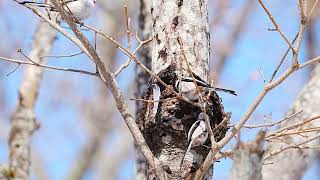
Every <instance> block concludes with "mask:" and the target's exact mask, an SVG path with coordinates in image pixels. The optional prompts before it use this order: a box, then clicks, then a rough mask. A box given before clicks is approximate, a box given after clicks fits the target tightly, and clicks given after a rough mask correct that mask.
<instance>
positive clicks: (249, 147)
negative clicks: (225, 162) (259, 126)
mask: <svg viewBox="0 0 320 180" xmlns="http://www.w3.org/2000/svg"><path fill="white" fill-rule="evenodd" d="M264 137H265V132H264V131H260V132H259V134H258V136H257V138H256V140H255V141H253V142H250V143H246V144H243V143H240V144H239V145H238V147H237V149H236V150H235V151H234V154H233V166H232V171H231V178H230V179H231V180H261V179H262V175H261V169H262V155H263V142H264Z"/></svg>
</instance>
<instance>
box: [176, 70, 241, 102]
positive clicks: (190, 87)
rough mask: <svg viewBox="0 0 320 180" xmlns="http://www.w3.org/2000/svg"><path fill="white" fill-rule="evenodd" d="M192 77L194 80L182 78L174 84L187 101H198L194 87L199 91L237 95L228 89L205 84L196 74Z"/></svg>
mask: <svg viewBox="0 0 320 180" xmlns="http://www.w3.org/2000/svg"><path fill="white" fill-rule="evenodd" d="M193 76H194V80H195V81H193V79H192V78H191V77H183V78H181V80H179V79H178V80H177V81H176V83H175V88H176V89H177V90H178V91H179V92H180V93H181V94H182V95H183V96H185V97H187V98H188V99H189V100H196V99H198V98H199V97H198V94H197V90H196V85H195V83H196V84H197V86H198V87H199V89H200V90H201V91H202V90H205V91H221V92H226V93H229V94H232V95H235V96H236V95H237V93H236V92H235V91H233V90H229V89H223V88H217V87H214V86H212V85H210V84H209V83H207V82H206V81H204V80H203V79H201V78H200V77H199V76H197V75H196V74H193Z"/></svg>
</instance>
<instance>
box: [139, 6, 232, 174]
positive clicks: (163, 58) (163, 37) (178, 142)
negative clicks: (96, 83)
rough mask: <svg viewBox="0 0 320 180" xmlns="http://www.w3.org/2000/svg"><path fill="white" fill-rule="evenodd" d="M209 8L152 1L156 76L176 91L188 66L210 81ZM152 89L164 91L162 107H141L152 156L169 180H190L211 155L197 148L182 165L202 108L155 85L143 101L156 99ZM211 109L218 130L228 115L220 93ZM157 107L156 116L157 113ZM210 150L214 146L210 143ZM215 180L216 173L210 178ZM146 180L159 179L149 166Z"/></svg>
mask: <svg viewBox="0 0 320 180" xmlns="http://www.w3.org/2000/svg"><path fill="white" fill-rule="evenodd" d="M207 3H208V2H207V0H178V1H177V0H167V1H156V0H154V1H152V6H151V8H150V11H151V14H152V17H153V19H152V28H153V42H152V43H153V44H152V71H153V72H154V73H155V74H156V75H158V76H159V77H160V78H161V79H162V81H164V82H165V83H166V84H167V85H169V86H172V87H173V86H174V84H175V82H176V81H177V80H178V78H180V77H182V76H190V74H189V72H188V66H187V63H189V65H190V66H191V69H192V71H193V72H194V73H195V74H196V75H198V76H199V77H201V78H202V79H204V80H207V77H208V73H209V67H208V61H209V52H210V48H209V47H210V46H209V42H210V34H209V25H208V10H207ZM147 10H148V9H147ZM148 27H149V26H148ZM149 62H150V61H149ZM152 84H157V85H158V86H159V87H160V90H161V94H160V100H161V101H160V102H159V104H158V106H155V105H154V103H150V102H147V103H146V102H145V103H142V108H141V110H140V111H139V110H138V113H137V114H138V124H139V126H140V129H141V130H142V132H143V134H144V137H145V138H146V141H147V144H148V145H149V147H150V149H151V151H152V152H153V154H154V155H155V156H156V157H157V158H158V159H159V160H160V162H161V165H162V167H163V170H164V171H165V172H166V177H167V178H168V179H190V178H192V175H193V173H194V172H195V170H197V169H198V167H199V165H200V164H201V163H202V162H203V160H204V158H205V157H206V155H207V154H208V152H209V149H208V148H206V147H203V146H198V147H195V148H192V149H191V153H190V152H189V153H188V154H187V156H186V158H185V161H184V163H183V164H181V162H182V157H183V155H184V153H185V150H186V149H187V146H188V142H187V136H186V134H188V131H189V129H190V127H191V126H192V124H193V123H194V122H195V121H196V120H197V117H198V115H199V113H200V112H201V109H200V108H198V107H196V106H193V105H191V104H189V103H186V102H184V101H182V100H181V99H178V98H176V96H175V94H174V93H173V92H172V91H171V90H169V89H167V88H165V86H163V85H161V84H160V83H159V82H155V80H151V81H149V82H148V86H147V90H146V92H145V93H144V99H147V100H152V99H154V98H153V95H154V94H156V93H155V92H153V86H152ZM208 104H209V105H208V106H209V108H208V109H214V110H213V111H210V112H207V113H208V115H209V117H210V120H211V127H213V128H214V127H215V125H217V124H219V123H220V122H221V121H222V119H223V118H224V116H225V114H224V111H223V106H222V104H221V100H220V98H219V97H218V96H217V94H216V93H212V95H211V96H210V97H209V99H208ZM156 107H157V109H155V110H156V111H154V110H153V108H156ZM153 112H156V114H153ZM225 131H226V129H225V128H222V129H219V130H217V131H216V132H215V133H214V134H215V138H216V140H217V141H218V140H220V139H221V137H222V136H223V135H224V133H225ZM207 145H209V146H210V144H209V141H207ZM211 177H212V169H210V171H209V172H208V174H207V176H206V179H211ZM147 178H148V179H154V178H155V179H158V177H156V176H155V173H154V171H153V169H149V167H148V169H147Z"/></svg>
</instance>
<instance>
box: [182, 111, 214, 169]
mask: <svg viewBox="0 0 320 180" xmlns="http://www.w3.org/2000/svg"><path fill="white" fill-rule="evenodd" d="M207 138H208V130H207V126H206V123H205V121H204V114H203V113H200V114H199V115H198V120H197V121H196V122H195V123H193V124H192V126H191V128H190V130H189V132H188V142H189V145H188V148H187V150H186V152H185V153H184V155H183V157H182V161H181V164H183V161H184V158H185V156H186V154H187V153H188V152H189V151H190V149H191V148H192V147H196V146H201V145H203V144H204V143H205V142H206V140H207Z"/></svg>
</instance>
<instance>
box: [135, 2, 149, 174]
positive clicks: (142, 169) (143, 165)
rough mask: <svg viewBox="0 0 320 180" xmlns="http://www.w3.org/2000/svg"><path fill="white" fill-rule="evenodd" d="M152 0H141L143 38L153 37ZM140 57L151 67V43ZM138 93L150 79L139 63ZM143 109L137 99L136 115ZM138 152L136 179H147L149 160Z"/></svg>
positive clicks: (143, 49) (140, 21) (141, 95)
mask: <svg viewBox="0 0 320 180" xmlns="http://www.w3.org/2000/svg"><path fill="white" fill-rule="evenodd" d="M151 3H152V2H151V1H150V0H140V8H139V11H140V14H139V28H140V32H142V34H141V35H140V37H142V39H143V40H145V39H148V38H151V30H152V16H151ZM139 58H140V60H141V62H142V63H143V64H144V65H145V66H146V67H147V68H149V69H151V47H150V43H149V44H146V45H144V46H143V47H142V48H141V50H140V53H139ZM136 74H137V76H136V79H135V81H136V93H135V96H136V97H138V98H140V97H143V96H144V93H145V89H146V87H147V83H148V81H149V79H150V78H149V77H150V76H149V74H147V73H146V72H145V71H143V70H142V69H141V68H140V67H138V65H137V66H136ZM142 109H143V102H141V101H136V116H139V114H140V112H141V111H142ZM137 124H138V126H139V128H140V129H143V123H142V122H140V123H139V120H138V121H137ZM135 152H136V180H145V179H147V176H146V175H147V162H146V160H145V158H144V157H143V155H142V153H141V152H140V150H139V149H138V148H137V147H135Z"/></svg>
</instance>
